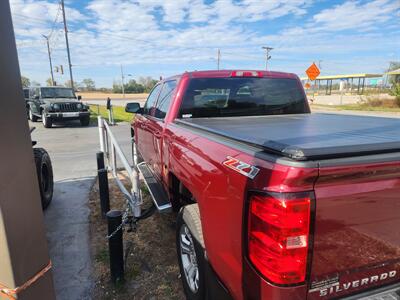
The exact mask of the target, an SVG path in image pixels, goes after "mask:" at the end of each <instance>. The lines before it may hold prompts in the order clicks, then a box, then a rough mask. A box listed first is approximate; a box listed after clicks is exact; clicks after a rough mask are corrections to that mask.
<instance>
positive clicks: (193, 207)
mask: <svg viewBox="0 0 400 300" xmlns="http://www.w3.org/2000/svg"><path fill="white" fill-rule="evenodd" d="M182 214H183V220H184V221H185V223H186V225H187V226H188V227H189V229H190V231H191V232H192V234H193V236H194V237H195V239H196V240H197V241H198V242H199V244H200V245H201V246H202V247H203V249H205V245H204V237H203V229H202V227H201V218H200V210H199V205H198V204H197V203H196V204H190V205H186V206H184V207H182Z"/></svg>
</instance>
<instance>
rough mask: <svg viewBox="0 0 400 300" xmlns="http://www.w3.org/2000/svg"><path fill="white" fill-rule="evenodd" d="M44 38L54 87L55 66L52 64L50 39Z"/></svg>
mask: <svg viewBox="0 0 400 300" xmlns="http://www.w3.org/2000/svg"><path fill="white" fill-rule="evenodd" d="M42 36H43V37H44V38H45V39H46V43H47V53H48V54H49V62H50V74H51V85H52V86H54V74H53V64H52V62H51V52H50V43H49V37H48V36H46V35H44V34H42Z"/></svg>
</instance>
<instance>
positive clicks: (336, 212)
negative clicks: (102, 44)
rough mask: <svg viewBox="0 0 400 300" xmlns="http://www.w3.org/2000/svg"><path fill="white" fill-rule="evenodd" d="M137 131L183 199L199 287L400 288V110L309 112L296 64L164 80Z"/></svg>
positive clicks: (169, 193) (238, 294) (182, 232)
mask: <svg viewBox="0 0 400 300" xmlns="http://www.w3.org/2000/svg"><path fill="white" fill-rule="evenodd" d="M126 111H128V112H133V113H136V115H135V118H134V120H133V121H132V136H133V137H134V140H135V145H136V147H137V150H138V153H139V154H140V156H141V158H142V159H143V162H142V163H140V164H139V169H140V171H141V172H142V174H143V175H144V177H145V181H146V183H147V185H148V186H149V189H150V192H151V195H152V197H153V200H154V201H155V204H156V205H157V207H158V209H159V210H168V209H169V208H171V207H172V208H173V209H174V210H176V211H179V214H178V219H177V241H176V242H177V252H178V260H179V264H180V270H181V274H182V282H183V287H184V290H185V293H186V296H187V298H188V299H232V298H233V299H285V300H286V299H332V298H348V299H362V298H364V297H365V298H366V299H399V298H400V284H399V279H400V276H399V275H400V120H399V119H390V118H376V117H361V116H349V115H335V114H322V113H321V114H315V113H310V108H309V105H308V102H307V98H306V95H305V93H304V90H303V88H302V85H301V83H300V81H299V78H298V77H297V76H296V75H294V74H287V73H279V72H264V71H196V72H186V73H184V74H182V75H179V76H174V77H171V78H167V79H164V80H162V81H161V82H159V83H158V84H157V85H156V86H155V87H154V89H153V90H152V91H151V93H150V95H149V97H148V99H147V102H146V104H145V105H144V107H140V106H139V104H138V103H129V104H128V105H127V107H126Z"/></svg>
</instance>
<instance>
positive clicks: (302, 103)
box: [179, 77, 310, 118]
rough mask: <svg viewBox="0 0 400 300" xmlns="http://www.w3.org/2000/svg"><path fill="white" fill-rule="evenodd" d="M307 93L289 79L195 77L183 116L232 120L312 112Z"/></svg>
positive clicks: (186, 95)
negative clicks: (231, 118)
mask: <svg viewBox="0 0 400 300" xmlns="http://www.w3.org/2000/svg"><path fill="white" fill-rule="evenodd" d="M309 112H310V110H309V107H308V105H307V102H306V99H305V96H304V93H303V90H302V88H301V86H300V85H299V83H298V81H297V80H295V79H287V78H243V77H242V78H195V79H192V80H191V81H190V84H189V87H188V89H187V91H186V93H185V96H184V99H183V102H182V105H181V109H180V114H179V117H181V118H204V117H232V116H257V115H272V114H299V113H309Z"/></svg>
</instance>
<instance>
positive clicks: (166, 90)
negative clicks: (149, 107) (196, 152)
mask: <svg viewBox="0 0 400 300" xmlns="http://www.w3.org/2000/svg"><path fill="white" fill-rule="evenodd" d="M175 87H176V80H169V81H166V82H164V84H163V87H162V89H161V92H160V96H159V97H158V101H157V104H156V107H155V110H154V118H152V119H151V120H150V122H149V125H148V130H149V132H150V133H151V135H152V139H153V140H152V143H151V144H150V146H151V147H150V149H148V151H149V152H150V153H151V154H150V155H151V157H152V158H153V160H152V161H151V168H152V169H153V171H154V173H155V175H156V176H158V177H160V178H159V179H160V180H161V179H162V174H163V173H162V171H163V153H164V151H163V145H164V142H163V130H164V127H165V123H164V119H165V116H166V114H167V111H168V109H169V106H170V104H171V101H172V98H173V96H174V92H175Z"/></svg>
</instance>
